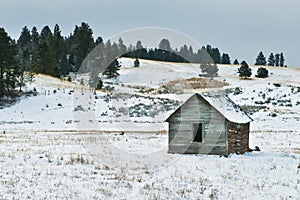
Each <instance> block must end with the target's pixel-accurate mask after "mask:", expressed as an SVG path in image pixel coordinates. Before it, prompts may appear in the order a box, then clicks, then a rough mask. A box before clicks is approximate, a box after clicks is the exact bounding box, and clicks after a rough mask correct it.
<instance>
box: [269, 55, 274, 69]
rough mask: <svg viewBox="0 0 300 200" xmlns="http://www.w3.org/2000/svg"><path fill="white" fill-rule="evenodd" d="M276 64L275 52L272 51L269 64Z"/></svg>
mask: <svg viewBox="0 0 300 200" xmlns="http://www.w3.org/2000/svg"><path fill="white" fill-rule="evenodd" d="M274 65H275V57H274V54H273V53H271V54H270V56H269V58H268V66H274Z"/></svg>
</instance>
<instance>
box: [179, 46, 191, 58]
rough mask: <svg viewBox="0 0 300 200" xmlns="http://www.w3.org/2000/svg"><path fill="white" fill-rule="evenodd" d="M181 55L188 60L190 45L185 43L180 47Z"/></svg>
mask: <svg viewBox="0 0 300 200" xmlns="http://www.w3.org/2000/svg"><path fill="white" fill-rule="evenodd" d="M179 55H180V56H181V57H182V58H184V59H185V60H188V59H189V50H188V47H187V46H186V45H183V46H182V47H181V48H180V51H179Z"/></svg>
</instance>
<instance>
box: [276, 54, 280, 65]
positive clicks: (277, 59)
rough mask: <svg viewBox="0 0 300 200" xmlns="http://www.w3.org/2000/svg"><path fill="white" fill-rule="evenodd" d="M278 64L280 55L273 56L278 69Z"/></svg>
mask: <svg viewBox="0 0 300 200" xmlns="http://www.w3.org/2000/svg"><path fill="white" fill-rule="evenodd" d="M279 62H280V54H278V53H277V54H275V66H276V67H279Z"/></svg>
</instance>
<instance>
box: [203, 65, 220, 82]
mask: <svg viewBox="0 0 300 200" xmlns="http://www.w3.org/2000/svg"><path fill="white" fill-rule="evenodd" d="M200 69H201V71H202V73H204V74H205V75H206V76H208V77H210V78H211V79H213V78H214V77H216V76H218V71H219V69H218V66H217V65H215V64H213V65H212V64H201V65H200Z"/></svg>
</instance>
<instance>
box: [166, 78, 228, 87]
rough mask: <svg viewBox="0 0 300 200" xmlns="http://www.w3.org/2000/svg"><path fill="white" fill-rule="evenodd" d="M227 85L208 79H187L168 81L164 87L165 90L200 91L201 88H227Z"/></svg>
mask: <svg viewBox="0 0 300 200" xmlns="http://www.w3.org/2000/svg"><path fill="white" fill-rule="evenodd" d="M227 85H228V83H226V82H221V81H217V80H213V79H210V78H189V79H184V80H175V81H170V82H168V83H166V84H165V85H164V87H166V88H175V87H178V88H181V89H201V88H221V87H223V86H227Z"/></svg>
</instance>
